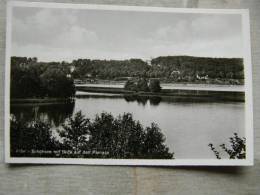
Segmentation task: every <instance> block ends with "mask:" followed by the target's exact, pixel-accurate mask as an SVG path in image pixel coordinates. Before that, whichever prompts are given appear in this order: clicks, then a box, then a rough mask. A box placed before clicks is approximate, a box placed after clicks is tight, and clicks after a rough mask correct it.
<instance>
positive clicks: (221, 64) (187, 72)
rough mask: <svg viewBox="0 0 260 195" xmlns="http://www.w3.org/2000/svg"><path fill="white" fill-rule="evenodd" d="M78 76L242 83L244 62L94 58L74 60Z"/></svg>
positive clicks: (206, 59)
mask: <svg viewBox="0 0 260 195" xmlns="http://www.w3.org/2000/svg"><path fill="white" fill-rule="evenodd" d="M71 64H72V65H73V66H74V67H75V71H74V73H73V75H74V77H75V78H81V79H85V78H86V77H93V78H97V79H98V78H99V79H110V80H111V79H115V80H116V79H122V78H126V77H142V78H159V79H160V80H161V81H165V82H171V81H172V82H195V81H201V82H202V81H203V80H205V78H207V79H208V81H209V82H221V81H222V82H224V81H225V82H230V84H242V83H243V79H244V65H243V59H241V58H209V57H193V56H160V57H157V58H153V59H151V61H150V62H148V61H144V60H142V59H130V60H91V59H78V60H74V61H73V62H72V63H71Z"/></svg>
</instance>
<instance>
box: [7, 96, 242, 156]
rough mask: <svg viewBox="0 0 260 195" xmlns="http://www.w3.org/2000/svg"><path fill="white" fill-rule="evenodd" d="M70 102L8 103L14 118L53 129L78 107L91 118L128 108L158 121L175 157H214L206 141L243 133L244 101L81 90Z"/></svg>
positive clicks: (218, 141)
mask: <svg viewBox="0 0 260 195" xmlns="http://www.w3.org/2000/svg"><path fill="white" fill-rule="evenodd" d="M84 94H85V96H84V97H83V98H76V99H75V102H71V103H66V104H64V103H60V104H59V103H56V104H11V113H12V114H14V115H15V116H16V117H17V119H21V118H23V119H25V120H28V121H29V120H34V119H41V120H47V121H50V122H51V123H52V125H53V129H56V127H59V125H60V124H61V123H62V122H64V121H65V120H66V119H67V118H68V117H70V116H72V115H73V114H75V113H76V112H78V111H80V110H81V111H82V113H83V114H84V115H85V116H87V117H89V118H91V119H93V118H94V117H95V115H96V114H97V113H101V112H103V111H106V112H109V113H112V114H113V115H114V116H117V115H119V114H123V113H124V112H130V113H132V114H133V117H134V119H136V120H139V121H140V123H141V124H142V125H143V126H149V125H150V124H151V123H152V122H154V123H156V124H158V126H159V127H160V128H161V130H162V132H163V133H164V135H165V137H166V145H167V146H168V147H169V148H170V151H173V152H174V153H175V155H174V157H175V158H178V159H189V158H206V159H208V158H213V159H215V156H214V154H213V152H212V151H211V150H210V148H209V147H208V144H209V143H213V144H214V145H216V146H218V145H220V144H222V143H228V142H227V141H228V138H229V137H230V136H232V135H233V133H234V132H237V133H238V135H239V136H245V129H244V126H245V125H244V123H245V121H244V112H245V108H244V107H245V104H244V103H243V102H236V103H233V102H218V103H209V102H194V103H190V102H189V103H187V102H181V101H178V102H176V101H175V100H174V99H173V100H171V99H169V98H168V99H166V100H164V99H161V98H153V99H147V98H141V99H131V98H127V97H123V96H113V95H111V94H110V95H108V96H106V94H101V95H100V96H99V95H98V94H90V93H89V94H88V93H84Z"/></svg>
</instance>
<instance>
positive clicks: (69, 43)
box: [12, 7, 243, 61]
mask: <svg viewBox="0 0 260 195" xmlns="http://www.w3.org/2000/svg"><path fill="white" fill-rule="evenodd" d="M13 13H14V17H13V33H12V55H20V56H36V57H38V58H39V59H41V60H44V61H53V60H73V59H75V58H95V59H97V58H102V59H104V58H107V59H124V58H136V57H138V58H143V59H149V58H150V57H157V56H160V55H197V56H213V57H241V56H242V51H243V50H242V48H243V45H242V40H241V39H242V33H241V17H240V16H239V15H219V14H218V15H217V14H180V13H178V14H177V13H167V14H166V13H156V14H155V13H153V14H152V13H148V12H146V13H141V12H122V11H121V12H117V11H110V12H109V11H101V10H99V11H95V10H91V11H90V10H73V9H46V8H21V7H20V8H19V11H18V10H16V11H14V12H13ZM104 21H105V22H104Z"/></svg>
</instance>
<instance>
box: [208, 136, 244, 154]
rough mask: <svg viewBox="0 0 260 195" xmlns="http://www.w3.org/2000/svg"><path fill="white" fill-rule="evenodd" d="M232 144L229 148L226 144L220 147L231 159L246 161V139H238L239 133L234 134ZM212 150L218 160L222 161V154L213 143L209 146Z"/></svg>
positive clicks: (230, 139) (231, 138)
mask: <svg viewBox="0 0 260 195" xmlns="http://www.w3.org/2000/svg"><path fill="white" fill-rule="evenodd" d="M229 142H230V144H231V146H230V147H227V146H226V144H221V145H219V146H220V147H221V148H222V149H223V150H224V151H225V153H227V154H228V156H229V158H230V159H245V158H246V138H244V137H243V138H240V137H238V135H237V133H234V136H233V137H230V138H229ZM209 147H210V149H211V150H212V151H213V152H214V154H215V156H216V158H217V159H221V155H220V152H219V151H217V150H216V148H215V147H214V145H213V144H212V143H210V144H209Z"/></svg>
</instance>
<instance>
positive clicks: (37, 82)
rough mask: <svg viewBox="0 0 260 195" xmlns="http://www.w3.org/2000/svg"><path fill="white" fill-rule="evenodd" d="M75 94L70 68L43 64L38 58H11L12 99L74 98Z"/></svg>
mask: <svg viewBox="0 0 260 195" xmlns="http://www.w3.org/2000/svg"><path fill="white" fill-rule="evenodd" d="M74 94H75V86H74V83H73V79H72V78H70V77H69V66H68V65H66V64H65V63H55V62H53V63H41V62H37V59H36V58H20V57H12V58H11V98H35V97H41V98H42V97H62V98H67V97H72V96H74Z"/></svg>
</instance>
